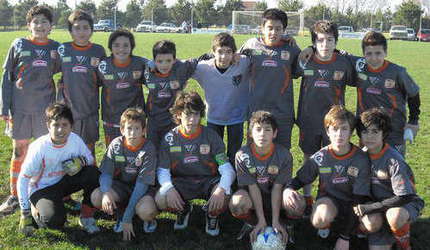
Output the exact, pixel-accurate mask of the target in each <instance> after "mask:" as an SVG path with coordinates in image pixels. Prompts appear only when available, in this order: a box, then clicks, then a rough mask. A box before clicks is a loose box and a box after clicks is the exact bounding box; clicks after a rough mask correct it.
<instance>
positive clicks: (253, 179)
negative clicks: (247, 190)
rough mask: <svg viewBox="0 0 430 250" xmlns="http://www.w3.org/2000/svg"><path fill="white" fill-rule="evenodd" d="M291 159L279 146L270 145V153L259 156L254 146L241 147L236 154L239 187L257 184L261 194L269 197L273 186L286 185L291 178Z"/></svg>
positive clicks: (287, 152) (289, 154)
mask: <svg viewBox="0 0 430 250" xmlns="http://www.w3.org/2000/svg"><path fill="white" fill-rule="evenodd" d="M292 171H293V158H292V156H291V153H290V152H289V151H288V150H287V149H286V148H285V147H283V146H282V145H280V144H272V146H271V148H270V152H269V153H267V154H266V155H259V154H258V153H257V152H256V150H255V144H251V145H246V146H243V147H242V148H241V149H240V150H239V151H238V152H237V153H236V173H237V183H238V184H239V186H249V185H252V184H257V185H258V187H259V188H260V190H261V192H262V193H264V194H268V195H270V194H271V192H272V187H273V185H274V184H281V185H285V184H287V183H288V182H289V181H290V180H291V177H292Z"/></svg>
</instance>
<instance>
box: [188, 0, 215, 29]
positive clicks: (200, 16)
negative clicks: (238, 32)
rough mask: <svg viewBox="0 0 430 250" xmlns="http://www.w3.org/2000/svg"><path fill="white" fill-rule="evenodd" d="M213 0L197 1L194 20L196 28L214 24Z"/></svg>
mask: <svg viewBox="0 0 430 250" xmlns="http://www.w3.org/2000/svg"><path fill="white" fill-rule="evenodd" d="M214 5H215V0H199V1H197V3H196V6H195V8H194V9H195V11H194V13H195V15H194V16H195V19H196V21H197V26H205V27H207V26H209V25H211V24H214V23H216V20H217V14H218V13H217V10H216V9H215V7H214Z"/></svg>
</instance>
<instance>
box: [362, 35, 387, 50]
mask: <svg viewBox="0 0 430 250" xmlns="http://www.w3.org/2000/svg"><path fill="white" fill-rule="evenodd" d="M378 45H382V48H383V49H384V51H385V52H387V39H386V38H385V36H384V35H383V34H382V33H380V32H376V31H369V32H367V33H366V35H364V37H363V40H362V41H361V49H362V50H363V53H364V49H365V48H366V47H367V46H378Z"/></svg>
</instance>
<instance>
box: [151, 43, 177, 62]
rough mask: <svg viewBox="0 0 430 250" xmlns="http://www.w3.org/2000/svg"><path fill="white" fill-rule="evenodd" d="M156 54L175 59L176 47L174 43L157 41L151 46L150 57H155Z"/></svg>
mask: <svg viewBox="0 0 430 250" xmlns="http://www.w3.org/2000/svg"><path fill="white" fill-rule="evenodd" d="M158 54H172V55H173V58H174V59H176V45H175V43H174V42H172V41H169V40H161V41H158V42H156V43H155V44H154V46H152V56H153V57H154V60H155V57H156V56H157V55H158Z"/></svg>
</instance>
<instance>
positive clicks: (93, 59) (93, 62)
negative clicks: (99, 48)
mask: <svg viewBox="0 0 430 250" xmlns="http://www.w3.org/2000/svg"><path fill="white" fill-rule="evenodd" d="M90 64H91V66H93V67H97V66H99V64H100V59H99V58H97V57H91V60H90Z"/></svg>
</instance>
